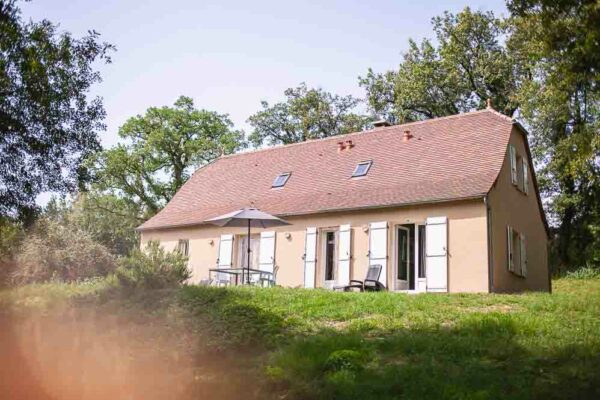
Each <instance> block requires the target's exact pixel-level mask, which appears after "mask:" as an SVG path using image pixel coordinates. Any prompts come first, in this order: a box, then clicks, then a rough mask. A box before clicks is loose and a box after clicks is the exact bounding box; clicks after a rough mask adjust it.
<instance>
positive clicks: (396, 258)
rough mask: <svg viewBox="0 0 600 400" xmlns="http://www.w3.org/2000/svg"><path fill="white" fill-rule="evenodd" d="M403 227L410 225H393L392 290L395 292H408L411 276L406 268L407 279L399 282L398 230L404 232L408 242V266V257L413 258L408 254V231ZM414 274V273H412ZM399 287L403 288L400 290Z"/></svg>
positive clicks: (408, 251) (408, 250) (408, 242)
mask: <svg viewBox="0 0 600 400" xmlns="http://www.w3.org/2000/svg"><path fill="white" fill-rule="evenodd" d="M404 225H412V224H396V225H394V266H393V267H394V290H395V291H408V290H409V289H408V288H409V287H410V275H411V271H410V268H409V266H407V268H406V272H407V276H408V279H407V280H405V281H404V280H400V279H399V278H398V267H399V262H400V254H399V252H398V250H399V249H398V245H399V243H398V241H399V240H400V235H399V234H398V232H399V231H400V230H402V231H404V232H406V235H407V237H408V240H407V242H406V246H407V247H408V248H407V250H406V252H407V253H408V261H409V265H410V257H411V256H413V255H412V254H410V229H409V228H407V227H406V226H404ZM412 272H413V273H414V271H412ZM401 286H405V287H404V288H401Z"/></svg>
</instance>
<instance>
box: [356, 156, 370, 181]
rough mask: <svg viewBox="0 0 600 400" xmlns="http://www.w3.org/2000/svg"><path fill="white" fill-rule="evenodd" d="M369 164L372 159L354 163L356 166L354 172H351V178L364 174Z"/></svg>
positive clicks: (367, 170)
mask: <svg viewBox="0 0 600 400" xmlns="http://www.w3.org/2000/svg"><path fill="white" fill-rule="evenodd" d="M371 164H373V161H371V160H369V161H363V162H359V163H358V164H357V165H356V168H354V172H353V173H352V177H353V178H358V177H360V176H366V175H367V173H368V172H369V168H371Z"/></svg>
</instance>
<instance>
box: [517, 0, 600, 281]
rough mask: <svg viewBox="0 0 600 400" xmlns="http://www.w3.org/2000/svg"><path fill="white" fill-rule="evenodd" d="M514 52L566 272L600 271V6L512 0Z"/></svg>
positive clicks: (570, 0) (568, 0)
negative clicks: (579, 269)
mask: <svg viewBox="0 0 600 400" xmlns="http://www.w3.org/2000/svg"><path fill="white" fill-rule="evenodd" d="M508 7H509V10H510V11H511V13H512V19H511V25H512V31H511V36H510V38H509V40H508V47H509V48H510V49H511V52H512V53H513V54H515V57H516V58H517V59H518V62H519V64H520V65H522V67H521V68H522V69H523V71H525V73H526V74H527V76H528V77H529V80H527V81H525V84H524V85H523V88H522V90H520V91H519V93H518V101H519V103H520V104H521V108H520V113H521V116H522V118H523V119H524V120H525V121H526V123H527V124H528V125H529V126H530V127H531V133H532V137H531V139H532V143H533V147H534V150H535V156H536V160H537V164H538V166H539V167H540V168H539V172H540V176H541V179H540V183H541V189H542V191H543V193H544V195H545V197H546V198H548V200H549V202H548V205H549V211H550V213H551V215H552V217H553V219H554V220H555V223H556V225H557V231H556V233H557V238H556V239H557V240H556V242H555V246H554V247H555V250H556V256H557V258H558V262H559V264H560V266H561V267H562V269H565V268H574V267H579V266H583V265H585V264H590V265H595V266H600V71H599V68H600V7H598V2H597V1H590V0H563V1H547V0H513V1H510V2H509V3H508Z"/></svg>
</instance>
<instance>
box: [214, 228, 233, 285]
mask: <svg viewBox="0 0 600 400" xmlns="http://www.w3.org/2000/svg"><path fill="white" fill-rule="evenodd" d="M232 255H233V235H221V239H220V240H219V258H218V259H217V267H218V268H231V265H232V264H231V263H232V258H233V257H232ZM217 275H218V277H217V278H218V279H220V280H227V279H229V278H230V276H229V275H228V274H217Z"/></svg>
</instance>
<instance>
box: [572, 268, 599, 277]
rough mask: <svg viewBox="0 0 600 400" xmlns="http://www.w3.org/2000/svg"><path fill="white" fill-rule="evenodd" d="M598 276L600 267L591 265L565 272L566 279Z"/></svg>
mask: <svg viewBox="0 0 600 400" xmlns="http://www.w3.org/2000/svg"><path fill="white" fill-rule="evenodd" d="M599 277H600V269H598V268H593V267H581V268H579V269H576V270H574V271H568V272H567V273H565V278H567V279H593V278H599Z"/></svg>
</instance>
